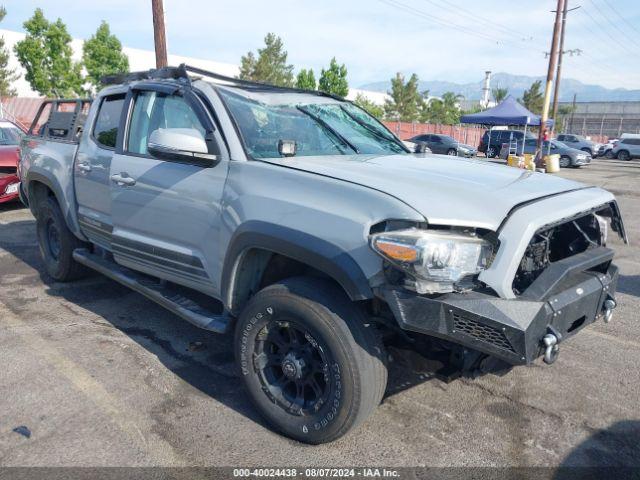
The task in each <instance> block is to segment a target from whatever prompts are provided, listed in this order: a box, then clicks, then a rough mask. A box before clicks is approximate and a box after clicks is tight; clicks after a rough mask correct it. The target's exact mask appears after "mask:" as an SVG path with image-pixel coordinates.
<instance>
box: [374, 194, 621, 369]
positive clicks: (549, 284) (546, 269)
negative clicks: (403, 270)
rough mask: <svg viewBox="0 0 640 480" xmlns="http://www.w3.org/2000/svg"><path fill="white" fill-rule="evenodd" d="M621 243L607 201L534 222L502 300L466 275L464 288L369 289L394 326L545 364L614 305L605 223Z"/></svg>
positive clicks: (509, 359) (614, 273)
mask: <svg viewBox="0 0 640 480" xmlns="http://www.w3.org/2000/svg"><path fill="white" fill-rule="evenodd" d="M607 219H608V220H609V221H610V224H611V227H612V229H613V230H614V231H616V232H618V234H619V235H620V236H621V237H622V238H623V239H624V240H625V241H626V234H625V232H624V226H623V224H622V219H621V217H620V213H619V211H618V207H617V205H616V204H615V202H610V203H608V204H605V205H601V206H599V207H597V208H593V209H590V210H589V211H586V212H581V213H579V214H577V215H573V216H571V217H565V218H564V219H562V220H560V221H556V222H552V223H548V224H546V225H543V226H541V227H540V228H538V229H537V230H536V231H535V233H534V234H533V235H532V237H531V239H530V241H529V243H528V245H527V246H526V248H525V249H524V255H522V258H521V259H520V261H519V264H518V268H517V272H516V273H515V275H513V276H512V282H511V285H512V292H513V297H511V298H504V297H501V296H499V295H497V294H496V292H495V291H493V290H492V289H491V288H489V287H488V286H487V285H483V284H482V282H480V281H479V280H478V276H477V275H476V276H474V277H473V278H472V280H471V283H472V284H473V285H474V288H473V289H472V290H470V291H465V292H462V291H450V292H446V293H440V294H426V295H425V294H420V293H419V292H415V291H410V290H409V289H408V288H406V283H407V282H404V283H401V282H398V281H397V280H396V281H395V282H394V281H393V280H394V279H393V278H391V281H389V282H387V284H385V285H382V286H380V287H379V288H377V290H376V293H377V294H378V296H379V297H380V298H382V299H383V300H384V302H385V303H386V305H388V307H389V309H390V311H391V313H392V315H393V317H394V318H395V320H396V321H397V322H398V324H399V326H400V328H401V329H402V330H405V331H410V332H416V333H421V334H426V335H429V336H431V337H435V338H439V339H442V340H445V341H447V342H450V343H451V344H454V345H462V346H463V347H465V348H468V349H473V350H474V351H476V352H481V353H482V354H484V355H487V356H490V357H493V358H496V359H499V360H501V361H503V362H505V363H507V364H509V365H522V364H528V363H531V362H533V361H534V360H535V359H537V358H539V357H540V356H543V357H544V360H545V362H547V363H553V362H554V361H555V360H556V358H557V356H558V353H559V345H560V343H561V342H562V341H564V340H566V339H567V338H569V337H571V336H573V335H575V334H576V333H577V332H579V331H580V330H581V329H582V328H584V327H585V326H586V325H589V324H590V323H593V322H594V321H596V320H597V319H599V318H602V319H604V320H605V321H608V320H610V318H611V316H612V311H613V309H614V308H615V306H616V301H615V290H616V284H617V280H618V268H617V267H616V266H615V265H614V264H613V263H612V260H613V255H614V252H613V250H611V249H609V248H607V247H606V240H607V222H606V220H607Z"/></svg>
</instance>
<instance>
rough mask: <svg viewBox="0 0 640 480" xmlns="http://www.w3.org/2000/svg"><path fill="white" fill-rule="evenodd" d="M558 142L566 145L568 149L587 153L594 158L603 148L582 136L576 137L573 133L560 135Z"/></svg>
mask: <svg viewBox="0 0 640 480" xmlns="http://www.w3.org/2000/svg"><path fill="white" fill-rule="evenodd" d="M557 140H558V141H559V142H562V143H564V144H565V145H567V146H568V147H571V148H575V149H576V150H582V151H583V152H587V153H588V154H589V155H591V156H592V157H594V158H595V157H596V156H597V155H598V151H599V150H600V147H601V144H599V143H596V142H592V141H591V140H588V139H586V138H585V137H583V136H582V135H574V134H571V133H561V134H560V135H558V137H557Z"/></svg>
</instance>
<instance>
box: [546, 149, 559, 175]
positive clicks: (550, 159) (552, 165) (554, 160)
mask: <svg viewBox="0 0 640 480" xmlns="http://www.w3.org/2000/svg"><path fill="white" fill-rule="evenodd" d="M544 166H545V169H546V170H547V173H558V172H559V171H560V155H558V154H553V155H547V156H545V157H544Z"/></svg>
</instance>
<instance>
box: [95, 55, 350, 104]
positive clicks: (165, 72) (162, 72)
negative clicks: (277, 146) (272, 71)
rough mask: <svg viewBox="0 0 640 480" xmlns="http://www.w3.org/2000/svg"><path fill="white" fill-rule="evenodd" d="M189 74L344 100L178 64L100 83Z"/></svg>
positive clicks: (251, 86) (175, 77)
mask: <svg viewBox="0 0 640 480" xmlns="http://www.w3.org/2000/svg"><path fill="white" fill-rule="evenodd" d="M189 73H193V74H196V75H200V76H203V77H207V78H213V79H215V80H220V81H223V82H227V83H231V84H233V85H240V86H244V87H250V88H261V89H268V90H278V91H284V92H292V93H307V94H313V95H318V96H322V97H330V98H334V99H336V100H344V99H343V98H340V97H337V96H335V95H332V94H329V93H326V92H321V91H318V90H305V89H301V88H292V87H280V86H277V85H271V84H268V83H262V82H255V81H251V80H243V79H240V78H234V77H228V76H226V75H221V74H219V73H215V72H210V71H208V70H204V69H202V68H198V67H192V66H191V65H186V64H184V63H182V64H180V66H178V67H163V68H157V69H151V70H146V71H142V72H131V73H124V74H117V75H106V76H104V77H102V79H101V82H102V83H103V84H104V85H115V84H122V83H128V82H135V81H139V80H153V79H185V80H187V81H190V80H191V78H190V77H189Z"/></svg>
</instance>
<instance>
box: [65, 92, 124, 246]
mask: <svg viewBox="0 0 640 480" xmlns="http://www.w3.org/2000/svg"><path fill="white" fill-rule="evenodd" d="M124 100H125V95H124V93H122V94H116V95H108V96H105V97H103V98H102V99H101V100H100V104H99V105H98V107H97V111H96V112H95V113H94V114H93V115H91V116H89V118H88V119H87V125H90V127H89V128H88V129H87V131H85V132H84V134H83V135H82V138H81V140H80V145H79V146H78V154H77V155H76V161H75V164H74V176H73V177H74V182H75V191H76V199H77V202H78V220H79V222H80V228H81V230H82V232H83V233H84V234H85V235H86V236H87V237H88V238H89V239H90V240H91V241H92V242H94V243H96V244H98V245H101V246H102V247H104V248H107V249H110V248H111V231H112V218H111V182H110V180H109V170H110V168H111V161H112V159H113V155H114V151H115V147H116V138H117V136H118V127H119V125H120V116H121V114H122V107H123V105H124Z"/></svg>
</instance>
